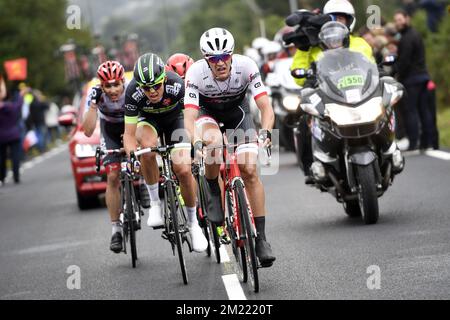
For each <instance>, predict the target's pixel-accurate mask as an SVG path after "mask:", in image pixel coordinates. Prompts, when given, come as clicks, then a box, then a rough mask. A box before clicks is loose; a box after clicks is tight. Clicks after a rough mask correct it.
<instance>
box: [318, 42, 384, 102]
mask: <svg viewBox="0 0 450 320" xmlns="http://www.w3.org/2000/svg"><path fill="white" fill-rule="evenodd" d="M317 77H318V80H319V88H320V90H321V91H322V92H323V93H324V94H325V95H326V96H328V97H329V98H330V99H332V100H335V101H336V102H341V103H344V104H349V105H355V104H358V103H359V102H361V101H363V100H366V99H367V98H368V97H370V96H371V95H372V94H373V93H374V92H375V90H376V89H377V88H378V83H379V74H378V68H377V66H376V64H374V63H372V62H371V61H369V59H367V58H366V57H365V56H364V55H363V54H361V53H359V52H354V51H351V50H349V49H346V48H340V49H334V50H327V51H325V52H323V56H322V57H321V58H320V59H319V61H318V62H317Z"/></svg>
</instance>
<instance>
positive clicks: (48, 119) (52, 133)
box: [45, 102, 60, 145]
mask: <svg viewBox="0 0 450 320" xmlns="http://www.w3.org/2000/svg"><path fill="white" fill-rule="evenodd" d="M58 116H59V108H58V106H57V104H56V103H54V102H50V105H49V108H48V110H47V112H46V113H45V125H46V126H47V135H46V139H45V142H46V144H47V145H48V144H49V143H51V142H53V141H56V140H59V138H60V128H59V123H58Z"/></svg>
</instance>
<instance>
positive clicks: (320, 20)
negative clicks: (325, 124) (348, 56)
mask: <svg viewBox="0 0 450 320" xmlns="http://www.w3.org/2000/svg"><path fill="white" fill-rule="evenodd" d="M301 20H306V21H307V25H308V27H309V29H308V31H309V32H311V33H314V32H317V29H318V28H319V29H320V28H321V27H322V26H323V25H324V24H325V23H327V22H330V21H337V22H340V23H342V24H344V25H346V26H347V28H348V31H349V33H351V32H353V29H354V27H355V24H356V17H355V9H354V7H353V5H352V4H351V3H350V2H349V1H347V0H329V1H328V2H327V3H326V4H325V6H324V8H323V14H322V15H315V14H313V13H311V12H308V11H306V10H300V11H297V12H296V13H294V14H292V15H290V16H289V17H288V18H287V19H286V23H287V24H292V22H293V21H294V23H295V22H297V21H301ZM287 38H289V35H287V37H286V36H285V37H284V40H285V41H286V39H287ZM311 38H312V35H311V34H307V35H306V37H305V36H304V37H303V39H302V40H303V41H302V40H300V41H299V40H298V39H297V41H296V40H295V39H294V40H293V42H294V43H295V44H296V46H297V48H298V50H297V52H296V53H295V56H294V60H293V62H292V66H291V70H295V69H305V70H308V69H310V68H311V67H312V66H313V64H314V62H316V61H317V60H319V59H320V55H321V53H322V51H323V48H322V46H320V45H318V44H317V45H314V44H311V42H310V41H308V40H309V39H311ZM305 40H306V41H305ZM291 41H292V40H291ZM344 46H345V47H348V48H349V50H351V51H356V52H360V53H362V54H363V55H364V56H366V57H367V58H368V59H369V60H370V61H372V62H374V63H375V59H374V57H373V54H372V48H371V47H370V45H369V44H368V43H367V42H366V41H365V40H364V39H363V38H361V37H357V36H353V35H352V34H349V37H348V41H345V43H344ZM305 81H306V79H304V78H303V79H295V82H296V83H297V84H298V85H299V86H302V87H308V86H311V85H312V83H310V82H305ZM307 122H308V117H307V116H306V115H302V116H301V118H300V126H299V129H300V131H299V133H300V137H299V138H300V139H299V140H300V141H301V143H300V145H299V149H300V150H299V153H300V157H301V161H302V166H303V171H304V174H305V183H306V184H312V183H313V178H312V176H311V173H310V167H311V164H312V162H313V157H312V149H311V142H310V141H311V132H310V130H309V128H308V123H307Z"/></svg>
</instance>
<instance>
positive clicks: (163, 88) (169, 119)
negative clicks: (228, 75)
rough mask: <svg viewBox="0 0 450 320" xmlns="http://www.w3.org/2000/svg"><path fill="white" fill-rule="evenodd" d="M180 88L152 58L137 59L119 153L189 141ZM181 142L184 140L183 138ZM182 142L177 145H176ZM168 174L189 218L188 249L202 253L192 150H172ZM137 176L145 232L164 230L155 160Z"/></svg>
mask: <svg viewBox="0 0 450 320" xmlns="http://www.w3.org/2000/svg"><path fill="white" fill-rule="evenodd" d="M183 101H184V82H183V79H181V78H180V76H178V75H177V74H176V73H174V72H171V71H168V72H166V71H165V69H164V62H163V61H162V60H161V58H160V57H158V56H157V55H155V54H153V53H147V54H144V55H142V56H141V57H139V59H138V61H137V62H136V64H135V67H134V78H133V80H132V81H131V83H130V85H129V86H128V89H127V92H126V98H125V134H124V147H125V150H126V151H127V153H128V154H130V152H131V151H134V150H136V145H137V142H139V143H140V145H141V147H143V148H148V147H155V146H157V143H158V136H161V135H162V134H164V137H165V140H166V143H167V144H174V143H178V142H183V141H188V140H187V139H186V138H184V137H186V134H185V130H184V122H183V107H184V106H183ZM183 136H184V137H183ZM180 140H181V141H180ZM172 160H173V170H174V172H175V174H176V176H177V177H178V180H179V181H180V186H181V194H182V196H183V199H184V201H185V204H186V211H187V214H188V229H189V231H190V235H191V237H192V244H193V248H194V250H195V251H197V252H202V251H204V250H206V248H207V246H208V243H207V240H206V238H205V236H204V235H203V232H202V230H201V228H200V226H199V224H198V221H197V216H196V196H195V189H196V188H195V179H194V177H193V176H192V172H191V150H190V148H188V150H174V151H173V154H172ZM141 165H142V173H143V175H144V178H145V181H146V183H147V188H148V191H149V194H150V205H151V207H150V210H149V216H148V220H147V225H148V226H149V227H158V226H161V225H163V224H164V220H163V215H162V210H161V202H160V199H159V183H158V181H159V168H158V165H157V161H156V154H155V153H149V154H146V155H143V156H142V163H141Z"/></svg>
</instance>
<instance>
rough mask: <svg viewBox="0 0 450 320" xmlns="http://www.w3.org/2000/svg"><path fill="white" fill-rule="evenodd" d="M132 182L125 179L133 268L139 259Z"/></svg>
mask: <svg viewBox="0 0 450 320" xmlns="http://www.w3.org/2000/svg"><path fill="white" fill-rule="evenodd" d="M132 187H133V186H132V182H131V181H130V180H128V179H126V180H125V197H126V199H125V201H126V204H127V212H126V215H127V220H128V228H129V237H130V249H131V250H130V251H131V265H132V266H133V268H136V261H137V248H136V229H135V225H134V220H135V214H134V205H135V204H134V202H133V199H132V198H131V197H132V195H133V193H132V190H131V188H132Z"/></svg>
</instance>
